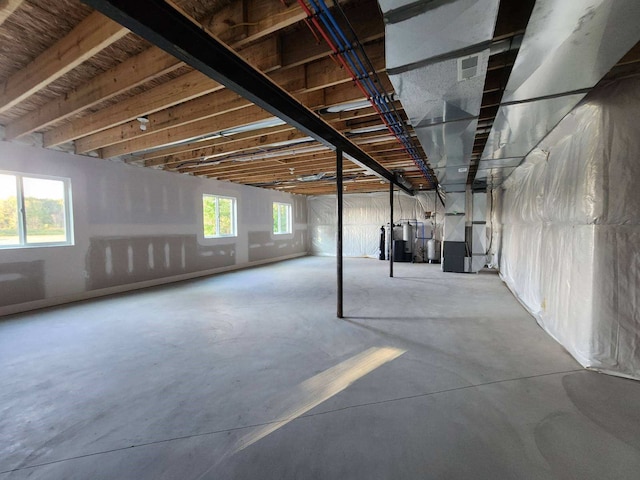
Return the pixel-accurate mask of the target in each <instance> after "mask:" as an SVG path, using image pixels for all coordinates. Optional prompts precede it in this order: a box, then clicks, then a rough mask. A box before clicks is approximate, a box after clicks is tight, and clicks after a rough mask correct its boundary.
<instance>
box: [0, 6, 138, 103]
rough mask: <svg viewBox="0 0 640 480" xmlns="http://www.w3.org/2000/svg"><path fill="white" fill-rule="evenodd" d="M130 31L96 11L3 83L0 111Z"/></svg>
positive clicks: (0, 95) (23, 98) (52, 80)
mask: <svg viewBox="0 0 640 480" xmlns="http://www.w3.org/2000/svg"><path fill="white" fill-rule="evenodd" d="M127 33H129V31H128V30H127V29H126V28H124V27H122V26H121V25H118V24H117V23H115V22H113V21H111V20H109V19H108V18H106V17H104V16H103V15H102V14H100V13H98V12H93V13H92V14H90V15H89V16H88V17H87V18H86V19H84V20H83V21H82V22H80V24H79V25H78V26H76V27H75V28H74V29H73V30H72V31H71V33H69V34H68V35H67V36H66V37H64V38H62V39H61V40H59V41H58V42H56V43H55V44H54V45H53V46H52V47H50V48H49V49H47V50H46V51H45V52H44V53H42V54H41V55H40V56H38V57H37V58H36V59H35V60H34V61H33V62H31V63H30V64H29V65H27V66H26V67H25V68H23V69H22V70H20V71H19V72H17V73H15V74H14V75H13V76H11V77H10V78H9V79H8V80H7V81H6V82H4V83H3V84H1V85H0V92H2V93H1V94H0V113H3V112H6V111H7V110H9V109H10V108H11V107H13V106H15V105H17V104H18V103H20V102H22V101H23V100H25V99H26V98H27V97H29V96H31V95H33V94H34V93H36V92H37V91H38V90H40V89H41V88H43V87H45V86H46V85H48V84H50V83H52V82H54V81H55V80H57V79H58V78H60V77H61V76H63V75H64V74H65V73H67V72H69V71H71V70H73V69H74V68H75V67H77V66H78V65H80V64H81V63H82V62H84V61H85V60H87V59H89V58H91V57H92V56H94V55H95V54H96V53H98V52H99V51H100V50H102V49H104V48H105V47H107V46H109V45H111V44H112V43H114V42H116V41H117V40H119V39H121V38H122V37H124V36H125V35H126V34H127Z"/></svg>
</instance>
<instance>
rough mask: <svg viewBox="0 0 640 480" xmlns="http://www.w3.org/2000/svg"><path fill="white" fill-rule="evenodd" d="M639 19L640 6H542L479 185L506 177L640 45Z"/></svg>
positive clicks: (627, 1)
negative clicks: (634, 47)
mask: <svg viewBox="0 0 640 480" xmlns="http://www.w3.org/2000/svg"><path fill="white" fill-rule="evenodd" d="M638 18H640V2H638V1H637V0H581V1H567V0H538V1H537V2H536V4H535V7H534V9H533V12H532V14H531V18H530V20H529V24H528V26H527V30H526V33H525V36H524V39H523V42H522V46H521V47H520V51H519V53H518V57H517V58H516V62H515V65H514V67H513V71H512V72H511V76H510V77H509V81H508V83H507V86H506V89H505V92H504V95H503V98H502V102H501V106H500V109H499V110H498V114H497V117H496V120H495V122H494V124H493V128H492V130H491V133H490V135H489V139H488V141H487V144H486V146H485V149H484V151H483V154H482V157H481V160H480V164H479V167H478V173H477V175H476V180H478V179H486V180H487V183H488V184H494V185H495V184H499V183H501V181H502V180H503V179H505V178H507V177H508V176H509V175H510V174H511V172H512V171H513V169H514V167H516V166H517V165H519V164H520V163H521V161H522V160H523V158H524V157H525V156H526V155H527V154H528V153H529V152H530V151H531V150H532V149H533V148H535V147H536V145H538V143H539V142H540V141H541V140H542V139H543V138H544V137H545V136H546V135H547V134H548V133H549V132H550V131H551V129H553V128H554V127H555V126H556V125H557V124H558V122H559V121H560V120H561V119H562V118H563V117H564V116H565V115H566V114H567V113H569V112H570V111H571V110H572V109H573V108H574V107H575V106H576V105H577V104H578V103H579V102H580V101H581V100H582V99H583V98H584V96H585V95H586V94H587V93H588V92H589V90H590V89H592V88H593V87H594V86H595V85H596V84H597V83H598V81H600V79H601V78H602V77H603V76H604V75H605V74H606V73H607V72H608V71H609V70H610V69H611V68H612V67H613V66H614V65H615V64H616V63H617V62H618V61H619V60H620V59H621V58H622V57H623V56H624V54H625V53H626V52H627V51H628V50H629V49H630V48H631V47H633V45H635V44H636V43H637V42H638V41H639V40H640V29H639V28H638V24H637V19H638ZM425 148H426V147H425Z"/></svg>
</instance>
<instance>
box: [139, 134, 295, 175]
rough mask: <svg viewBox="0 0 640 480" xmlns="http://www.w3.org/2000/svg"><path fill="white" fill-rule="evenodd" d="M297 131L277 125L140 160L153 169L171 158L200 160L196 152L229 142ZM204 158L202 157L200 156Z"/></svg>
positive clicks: (182, 146) (159, 152) (157, 152)
mask: <svg viewBox="0 0 640 480" xmlns="http://www.w3.org/2000/svg"><path fill="white" fill-rule="evenodd" d="M291 130H295V129H294V128H293V127H291V126H289V125H277V126H275V127H267V128H261V129H258V130H250V131H247V132H242V133H238V134H236V135H233V136H228V137H227V136H225V137H216V138H212V139H209V140H200V141H196V142H189V143H182V144H180V145H176V146H174V147H166V148H161V149H158V150H153V151H152V152H148V153H145V154H142V155H139V156H138V158H139V159H140V160H142V161H143V162H144V164H145V166H148V167H152V166H157V165H162V164H164V163H165V162H167V161H168V159H170V158H176V159H177V158H180V156H181V155H184V157H183V158H182V159H181V160H180V161H184V160H190V159H193V158H199V156H197V155H196V156H195V157H194V156H193V155H195V153H194V152H197V151H204V150H205V149H207V148H210V147H215V146H216V145H223V144H225V143H228V142H235V141H238V140H245V139H251V138H254V137H262V136H267V135H272V134H278V133H280V132H284V131H291ZM200 156H202V155H200Z"/></svg>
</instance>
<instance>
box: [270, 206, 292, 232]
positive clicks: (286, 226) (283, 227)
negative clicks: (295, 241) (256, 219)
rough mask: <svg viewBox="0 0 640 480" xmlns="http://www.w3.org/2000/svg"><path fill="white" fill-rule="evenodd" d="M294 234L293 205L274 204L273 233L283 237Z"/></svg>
mask: <svg viewBox="0 0 640 480" xmlns="http://www.w3.org/2000/svg"><path fill="white" fill-rule="evenodd" d="M292 232H293V229H292V228H291V204H289V203H279V202H273V233H275V234H276V235H283V234H287V233H292Z"/></svg>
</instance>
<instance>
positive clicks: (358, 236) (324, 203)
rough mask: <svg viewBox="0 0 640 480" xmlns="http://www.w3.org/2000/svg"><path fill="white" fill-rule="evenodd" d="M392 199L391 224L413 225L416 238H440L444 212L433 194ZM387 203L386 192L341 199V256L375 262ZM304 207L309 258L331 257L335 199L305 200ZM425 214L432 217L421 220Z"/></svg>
mask: <svg viewBox="0 0 640 480" xmlns="http://www.w3.org/2000/svg"><path fill="white" fill-rule="evenodd" d="M393 199H394V203H393V205H394V206H393V209H394V211H393V218H394V223H398V222H399V221H400V220H405V221H406V220H411V221H416V222H418V229H417V230H418V231H417V236H418V237H427V238H431V235H432V232H433V235H434V236H435V238H438V239H440V238H442V237H441V236H440V232H441V230H442V220H443V216H442V215H443V213H444V210H443V207H442V204H441V203H440V200H439V199H438V197H437V195H436V193H435V192H432V191H429V192H419V193H417V194H416V195H415V196H413V197H410V196H408V195H405V194H404V193H400V192H396V193H394V196H393ZM389 203H390V202H389V193H388V192H377V193H354V194H345V195H344V196H343V240H342V250H343V255H344V256H346V257H371V258H378V255H379V253H380V227H382V226H384V225H387V224H388V223H389V216H390V212H389ZM307 205H308V209H309V212H308V221H309V225H308V228H309V231H310V238H311V247H310V251H311V254H312V255H326V256H333V255H335V254H336V227H337V222H338V220H337V203H336V196H335V195H322V196H312V197H308V199H307ZM425 212H433V213H434V217H432V218H430V219H425ZM435 212H437V215H435ZM412 223H413V222H412ZM414 224H415V223H414ZM423 227H424V230H423Z"/></svg>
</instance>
